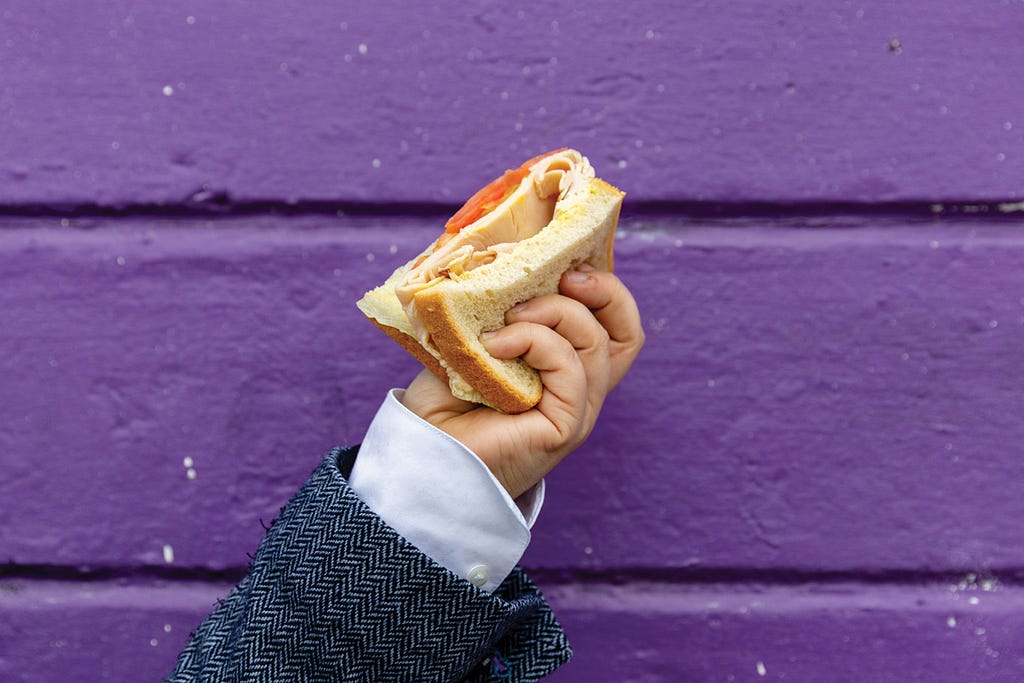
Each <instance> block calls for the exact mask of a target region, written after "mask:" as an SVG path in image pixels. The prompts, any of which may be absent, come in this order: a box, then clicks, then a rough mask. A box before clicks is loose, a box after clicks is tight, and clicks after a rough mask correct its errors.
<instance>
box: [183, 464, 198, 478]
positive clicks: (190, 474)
mask: <svg viewBox="0 0 1024 683" xmlns="http://www.w3.org/2000/svg"><path fill="white" fill-rule="evenodd" d="M196 475H197V473H196V471H195V470H194V469H193V468H191V467H189V468H188V469H187V470H185V476H186V477H188V478H189V479H195V478H196Z"/></svg>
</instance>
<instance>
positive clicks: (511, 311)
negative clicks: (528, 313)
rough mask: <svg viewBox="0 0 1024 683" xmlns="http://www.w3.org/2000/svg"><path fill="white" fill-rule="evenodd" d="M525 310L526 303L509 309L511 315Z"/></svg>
mask: <svg viewBox="0 0 1024 683" xmlns="http://www.w3.org/2000/svg"><path fill="white" fill-rule="evenodd" d="M525 308H526V302H525V301H524V302H522V303H520V304H516V305H515V306H513V307H512V308H510V309H508V312H509V313H519V312H520V311H522V310H523V309H525Z"/></svg>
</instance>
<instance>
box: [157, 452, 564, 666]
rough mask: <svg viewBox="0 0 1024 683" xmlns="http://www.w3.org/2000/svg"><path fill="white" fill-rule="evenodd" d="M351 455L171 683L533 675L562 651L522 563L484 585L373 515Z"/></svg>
mask: <svg viewBox="0 0 1024 683" xmlns="http://www.w3.org/2000/svg"><path fill="white" fill-rule="evenodd" d="M357 450H358V449H357V448H352V449H346V450H342V449H335V450H333V451H331V452H330V453H329V454H328V456H327V457H326V458H325V459H324V461H323V462H322V463H321V465H320V466H319V467H318V468H317V469H316V471H315V472H314V473H313V475H312V476H311V477H310V479H309V480H308V481H307V482H306V483H305V485H303V487H302V488H301V489H300V490H299V492H298V493H297V494H296V495H295V497H294V498H292V500H291V501H289V502H288V504H287V505H285V507H284V508H282V510H281V514H280V515H279V516H278V517H277V519H275V520H274V522H273V523H272V524H271V526H270V530H269V531H268V532H267V535H266V537H265V538H264V539H263V541H262V542H261V543H260V546H259V549H258V550H257V552H256V556H255V559H254V560H253V563H252V567H251V570H250V573H249V574H248V575H247V576H246V577H245V578H244V579H243V580H242V581H241V583H239V584H238V586H236V587H235V588H234V590H232V592H231V593H230V595H228V597H227V598H226V599H224V600H223V601H221V602H220V604H219V605H218V606H217V608H216V609H215V610H214V611H213V612H212V613H211V614H210V615H209V616H207V617H206V619H205V620H204V621H203V623H202V624H201V625H200V626H199V628H198V629H197V630H196V631H195V633H193V634H192V637H191V638H190V640H189V643H188V646H187V647H186V648H185V650H184V651H183V652H182V653H181V655H180V657H179V659H178V664H177V668H176V670H175V672H174V673H173V674H172V675H171V676H170V677H169V678H168V679H167V680H168V681H172V682H175V683H177V682H183V681H275V682H277V681H291V680H301V681H462V680H470V681H489V680H501V681H535V680H538V679H539V678H541V677H542V676H544V675H545V674H547V673H549V672H551V671H552V670H554V669H555V668H556V667H558V666H559V665H560V664H562V663H563V662H565V661H567V660H568V659H569V656H570V655H571V650H570V649H569V645H568V643H567V641H566V639H565V636H564V634H563V633H562V630H561V627H560V626H559V625H558V623H557V622H556V621H555V619H554V616H553V615H552V614H551V610H550V609H549V607H548V605H547V603H546V602H545V601H544V598H543V597H542V596H541V594H540V592H539V590H537V588H536V586H534V585H533V584H532V583H531V582H530V581H529V579H528V578H527V577H526V576H525V575H524V574H523V573H522V571H521V570H519V569H518V568H517V569H516V570H514V571H513V573H512V574H511V575H510V576H509V577H508V579H506V580H505V582H504V583H503V584H502V585H501V586H500V587H499V588H498V590H497V591H495V593H494V594H493V595H492V594H489V593H485V592H483V591H481V590H479V589H478V588H476V587H475V586H473V585H472V584H470V583H469V582H468V581H466V580H464V579H462V578H460V577H458V576H456V575H455V574H453V573H452V572H450V571H448V570H447V569H445V568H444V567H442V566H440V565H438V564H436V563H435V562H434V561H433V560H431V559H430V558H429V557H427V556H426V555H424V554H423V553H421V552H420V551H419V550H417V549H416V548H415V547H414V546H412V545H411V544H410V543H408V542H407V541H406V540H405V539H404V538H402V537H401V536H399V535H398V534H397V533H396V532H395V531H394V530H393V529H391V528H390V527H389V526H387V525H386V524H385V523H384V522H383V521H382V520H381V519H380V518H379V517H377V515H375V514H374V513H373V512H372V511H371V510H370V509H369V508H368V507H367V506H366V505H365V504H364V503H363V502H362V501H361V500H360V499H359V497H358V496H356V495H355V493H354V492H353V491H352V490H351V489H350V488H349V487H348V484H347V483H346V481H345V477H346V476H347V473H348V472H349V471H351V468H352V463H353V462H354V461H355V456H356V453H357Z"/></svg>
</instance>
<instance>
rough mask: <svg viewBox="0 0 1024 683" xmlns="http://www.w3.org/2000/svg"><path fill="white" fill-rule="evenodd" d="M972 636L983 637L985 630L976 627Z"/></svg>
mask: <svg viewBox="0 0 1024 683" xmlns="http://www.w3.org/2000/svg"><path fill="white" fill-rule="evenodd" d="M974 635H976V636H983V635H985V629H983V628H981V627H978V628H976V629H974Z"/></svg>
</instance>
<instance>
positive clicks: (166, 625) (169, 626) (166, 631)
mask: <svg viewBox="0 0 1024 683" xmlns="http://www.w3.org/2000/svg"><path fill="white" fill-rule="evenodd" d="M170 632H171V625H170V624H164V633H170Z"/></svg>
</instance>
